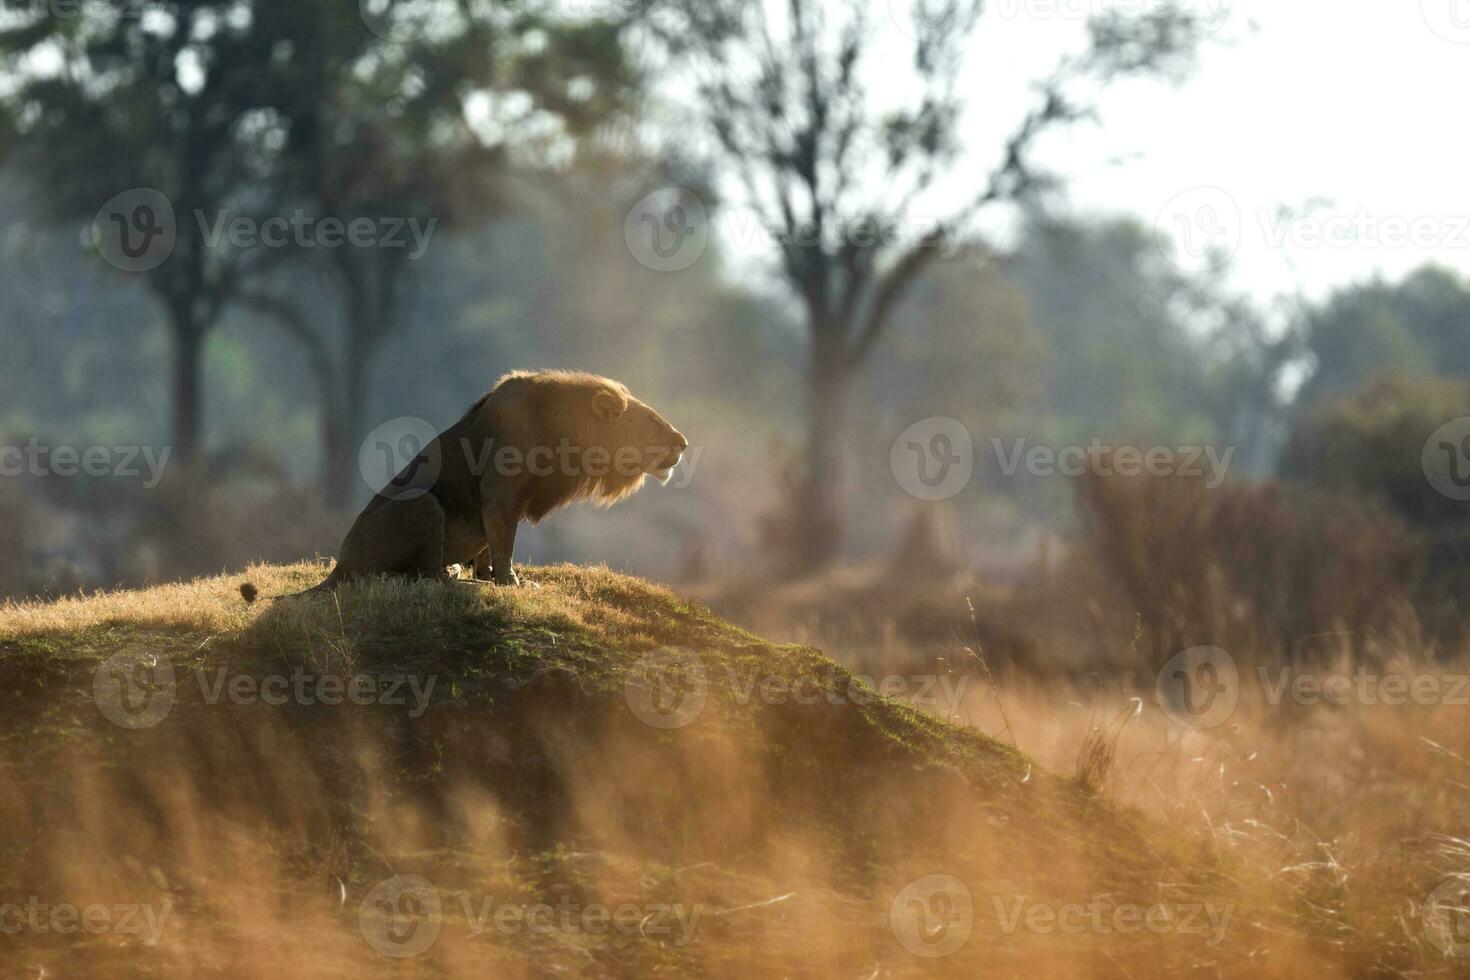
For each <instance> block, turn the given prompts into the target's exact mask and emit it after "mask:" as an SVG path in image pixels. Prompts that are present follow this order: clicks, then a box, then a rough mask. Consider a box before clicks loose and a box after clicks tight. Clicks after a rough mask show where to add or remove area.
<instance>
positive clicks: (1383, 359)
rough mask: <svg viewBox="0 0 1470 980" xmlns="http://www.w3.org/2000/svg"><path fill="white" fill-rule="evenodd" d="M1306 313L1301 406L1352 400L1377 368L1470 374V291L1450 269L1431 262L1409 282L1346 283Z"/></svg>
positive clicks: (1425, 373) (1418, 374) (1417, 373)
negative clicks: (1468, 338) (1469, 343)
mask: <svg viewBox="0 0 1470 980" xmlns="http://www.w3.org/2000/svg"><path fill="white" fill-rule="evenodd" d="M1300 319H1301V322H1300V324H1299V330H1300V332H1301V336H1302V342H1303V344H1304V346H1305V353H1306V354H1307V356H1308V357H1309V359H1310V366H1311V374H1310V375H1309V377H1308V378H1307V380H1306V382H1305V383H1303V385H1302V387H1301V391H1300V392H1299V393H1298V395H1297V400H1296V403H1297V406H1298V407H1299V408H1301V409H1308V408H1312V407H1316V406H1321V405H1324V404H1327V403H1328V402H1331V401H1333V400H1335V399H1339V398H1345V397H1347V396H1349V395H1351V394H1352V393H1353V392H1355V391H1357V390H1358V388H1359V387H1360V386H1362V385H1363V384H1364V383H1366V382H1367V381H1368V380H1369V379H1370V378H1371V377H1373V376H1374V375H1375V374H1396V375H1400V376H1404V377H1419V378H1429V377H1446V376H1455V375H1461V376H1464V375H1470V352H1467V347H1466V344H1465V339H1464V338H1465V331H1466V329H1467V328H1470V289H1467V288H1466V287H1465V285H1464V284H1463V283H1462V282H1461V281H1460V279H1459V278H1458V277H1457V276H1455V274H1454V273H1452V272H1449V271H1447V270H1444V269H1439V268H1435V267H1433V266H1429V267H1425V268H1422V269H1419V270H1418V271H1416V272H1414V273H1413V274H1411V275H1410V276H1408V277H1407V278H1405V279H1404V280H1403V281H1402V282H1398V283H1390V282H1386V281H1383V280H1373V281H1370V282H1366V283H1362V284H1357V285H1353V286H1348V287H1345V288H1343V289H1340V290H1338V291H1337V292H1335V293H1333V294H1332V295H1331V296H1330V297H1328V298H1327V299H1326V300H1325V301H1324V302H1322V303H1321V304H1318V305H1316V306H1313V307H1309V308H1307V309H1306V310H1305V311H1304V313H1303V315H1302V317H1301V318H1300Z"/></svg>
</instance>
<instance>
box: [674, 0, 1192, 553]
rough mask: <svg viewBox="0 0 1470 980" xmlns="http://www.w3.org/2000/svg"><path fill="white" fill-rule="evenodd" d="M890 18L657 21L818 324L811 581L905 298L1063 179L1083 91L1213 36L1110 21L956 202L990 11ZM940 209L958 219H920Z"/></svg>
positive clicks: (949, 4) (840, 5) (774, 11)
mask: <svg viewBox="0 0 1470 980" xmlns="http://www.w3.org/2000/svg"><path fill="white" fill-rule="evenodd" d="M665 6H666V5H665ZM665 6H661V7H660V8H658V9H660V10H664V9H665ZM888 9H889V5H888V4H886V3H881V2H880V3H876V4H874V3H869V2H867V0H785V2H783V3H776V2H774V0H771V2H765V0H761V2H756V3H745V2H743V0H695V2H690V3H687V4H679V5H678V6H677V11H678V16H676V17H668V18H667V19H663V20H662V21H656V31H657V33H658V36H659V37H660V38H661V39H662V41H663V43H664V45H665V48H666V50H667V51H668V52H669V53H670V55H671V56H672V58H673V59H677V64H679V65H680V66H688V68H689V70H691V71H693V72H694V73H695V75H696V77H697V78H698V83H697V89H696V90H697V94H698V104H697V106H695V107H693V111H694V112H695V113H696V115H697V117H698V119H699V121H700V123H701V128H702V129H703V131H704V132H706V133H708V134H709V135H710V136H711V137H712V143H713V149H712V153H713V155H714V158H715V166H716V172H717V173H722V174H725V175H727V176H728V180H727V184H728V185H729V186H730V187H731V188H732V191H731V196H732V199H733V200H735V201H736V202H737V203H739V204H740V205H742V206H743V207H746V208H749V209H751V210H753V211H754V212H755V213H756V214H757V215H758V216H759V219H760V220H761V222H762V223H763V224H764V225H765V226H766V227H767V228H769V229H772V230H773V231H774V235H775V237H776V239H777V241H778V242H779V245H780V274H781V278H782V279H783V280H784V283H785V285H786V287H788V289H789V290H790V292H791V293H792V294H793V295H794V296H795V297H796V298H797V300H798V301H799V303H800V305H801V308H802V311H803V318H804V321H805V326H806V333H807V338H808V343H807V348H808V356H807V365H806V374H807V377H806V387H807V392H808V397H807V406H808V426H807V434H806V445H805V447H804V450H805V451H804V455H803V467H804V472H803V474H802V476H801V479H800V484H801V485H800V490H799V493H798V504H797V519H796V522H795V524H796V527H797V529H798V535H799V537H798V540H797V541H796V542H795V551H796V554H795V556H794V557H795V558H796V560H797V562H798V563H799V565H801V566H803V567H807V568H812V567H817V566H820V565H822V564H823V563H825V562H827V561H829V560H830V559H831V558H833V557H834V556H835V555H836V553H837V551H838V547H839V540H840V535H841V531H842V520H841V500H840V491H839V487H840V485H841V475H842V465H841V460H842V455H843V449H842V435H843V430H844V424H843V423H844V419H845V418H846V415H847V409H848V400H849V392H850V389H851V383H852V377H853V374H854V372H855V371H857V370H858V369H859V368H860V367H861V366H862V365H863V363H864V362H865V361H866V360H867V359H868V358H869V357H870V356H871V355H872V352H873V350H874V348H875V347H876V345H877V344H878V342H879V340H880V338H881V337H882V336H883V335H884V334H885V332H887V331H888V329H889V328H890V326H891V324H892V323H893V321H894V317H893V314H894V310H895V308H896V307H897V306H898V304H899V301H900V300H901V299H902V298H903V296H904V295H905V293H906V292H907V291H908V289H909V288H910V286H911V285H912V284H913V283H914V282H915V281H916V279H917V278H918V277H919V276H920V273H921V272H922V271H923V270H924V269H925V268H926V267H927V266H928V265H930V264H931V263H932V262H934V261H935V260H936V259H937V258H938V256H939V253H940V245H941V244H943V243H944V242H946V241H949V240H953V238H954V237H955V236H962V235H963V234H965V228H966V227H967V226H968V225H969V223H970V222H971V221H972V220H973V219H974V217H975V216H976V215H977V214H978V213H979V212H981V211H982V210H984V209H986V208H988V207H990V206H992V205H996V204H999V203H1001V202H1006V201H1015V200H1018V199H1021V198H1023V197H1026V196H1028V195H1030V194H1032V193H1034V192H1037V191H1040V190H1043V189H1045V188H1046V187H1047V186H1050V185H1051V184H1052V183H1053V182H1052V181H1050V180H1048V179H1047V177H1046V175H1044V174H1042V173H1040V172H1039V171H1038V169H1037V168H1036V167H1035V166H1034V164H1033V161H1032V153H1033V150H1034V148H1035V146H1036V144H1037V141H1038V140H1039V139H1040V137H1042V136H1043V135H1044V134H1045V133H1047V132H1049V131H1052V130H1054V129H1057V128H1059V127H1063V126H1066V125H1069V124H1072V123H1075V122H1077V121H1079V120H1082V119H1084V118H1086V117H1087V116H1088V115H1089V114H1090V112H1091V109H1090V108H1089V106H1088V104H1087V102H1086V100H1085V99H1084V98H1083V97H1082V96H1080V95H1079V94H1078V92H1079V91H1080V90H1082V89H1083V88H1084V87H1087V88H1089V89H1091V90H1096V88H1098V87H1100V86H1102V85H1105V84H1107V83H1109V82H1111V81H1113V80H1115V79H1118V78H1120V77H1123V76H1129V75H1139V74H1146V73H1150V72H1165V71H1169V70H1174V69H1180V68H1183V67H1185V66H1186V64H1187V62H1188V58H1189V56H1190V55H1191V53H1192V52H1193V50H1194V48H1195V45H1196V43H1197V40H1198V34H1199V27H1200V25H1199V23H1198V22H1197V21H1196V19H1195V18H1193V17H1192V16H1190V15H1188V14H1184V13H1180V12H1179V11H1176V10H1172V9H1168V8H1164V9H1161V10H1159V11H1155V12H1152V13H1146V14H1138V15H1123V14H1119V13H1108V14H1104V15H1100V16H1098V17H1096V18H1094V19H1093V20H1092V21H1091V22H1090V24H1089V29H1088V45H1087V48H1086V50H1085V51H1084V52H1083V53H1082V54H1080V55H1075V56H1071V57H1064V58H1062V59H1060V61H1059V63H1058V65H1057V67H1056V69H1055V70H1054V72H1053V73H1052V74H1051V75H1050V76H1048V77H1046V78H1044V79H1042V80H1040V81H1039V82H1038V83H1037V85H1036V96H1035V103H1034V105H1033V106H1032V107H1031V108H1030V110H1029V111H1028V112H1026V113H1025V114H1024V115H1023V117H1022V118H1021V119H1020V121H1019V123H1018V124H1017V125H1016V126H1015V128H1014V129H1013V130H1012V132H1011V134H1010V136H1009V138H1007V139H1006V140H1005V141H1004V145H1003V146H1002V147H1001V149H1000V152H999V154H998V158H997V161H996V163H995V165H994V166H993V168H992V169H991V170H990V171H989V173H988V175H987V176H986V177H985V178H984V179H983V180H982V181H981V183H980V185H979V186H978V188H975V189H973V190H971V191H969V192H968V193H967V194H966V195H965V196H964V197H963V198H962V199H961V200H959V201H958V202H955V201H954V200H952V199H950V200H945V198H946V197H950V195H947V194H941V193H939V192H940V190H941V187H942V185H943V179H944V178H945V177H946V176H948V171H949V170H950V168H951V167H952V166H953V165H954V164H955V163H956V162H957V161H958V160H959V159H960V156H961V152H962V149H963V148H962V146H961V143H960V139H959V135H960V127H961V121H962V110H963V109H964V108H965V100H964V98H963V96H962V94H961V92H960V85H959V82H960V74H961V68H962V66H963V64H964V54H965V51H966V48H967V45H968V41H969V39H970V37H971V35H972V34H973V33H974V31H975V29H976V28H977V27H978V25H979V23H980V21H981V13H982V3H981V2H980V0H917V2H916V4H915V6H914V9H913V17H912V25H911V26H910V28H909V29H908V30H907V32H906V33H904V34H902V35H900V34H896V33H895V32H893V31H892V30H887V31H885V30H883V29H882V28H883V26H885V25H884V24H882V23H879V22H877V21H875V19H874V13H873V12H874V10H877V11H878V16H879V17H883V16H886V12H887V10H888ZM900 38H902V39H903V40H905V41H906V42H907V43H906V44H905V45H904V47H906V52H907V58H906V62H905V63H904V64H903V67H904V76H903V78H902V80H901V81H900V82H897V83H895V82H892V81H885V83H884V84H883V85H882V86H881V91H879V89H878V87H877V86H875V85H874V82H875V79H874V77H873V76H874V73H875V72H876V71H887V72H889V73H892V72H893V71H894V69H895V67H896V66H897V65H898V64H899V63H900V62H899V60H898V59H897V58H895V57H894V56H893V54H892V51H893V49H894V48H895V47H898V46H899V41H900ZM879 57H882V59H883V62H884V63H883V64H882V65H881V66H879V65H877V64H875V62H876V60H877V59H878V58H879ZM890 77H891V76H890ZM895 102H899V103H902V104H901V105H899V106H898V107H897V108H886V106H889V105H892V104H893V103H895ZM936 202H938V203H937V204H936ZM930 207H937V208H939V209H941V210H942V213H941V214H940V215H939V216H938V217H937V218H934V219H931V220H928V221H923V220H921V219H922V216H923V215H924V214H925V209H926V208H930ZM929 213H931V214H933V213H934V212H932V211H931V212H929ZM915 227H917V230H916V231H914V232H913V233H912V234H902V233H900V234H893V233H892V232H893V230H895V229H898V230H901V229H913V228H915Z"/></svg>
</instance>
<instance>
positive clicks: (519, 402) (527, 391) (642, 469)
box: [486, 371, 689, 520]
mask: <svg viewBox="0 0 1470 980" xmlns="http://www.w3.org/2000/svg"><path fill="white" fill-rule="evenodd" d="M486 397H487V398H488V399H491V401H492V404H493V405H494V406H495V408H496V414H497V417H498V418H499V419H500V420H501V423H502V425H504V423H507V422H510V423H511V425H510V426H509V428H510V429H511V430H512V431H515V432H516V433H518V438H517V439H516V441H517V442H518V443H519V444H520V445H521V447H522V448H523V449H524V450H525V452H526V459H527V460H528V463H529V469H530V472H531V473H532V475H533V480H532V485H531V486H530V487H528V495H529V498H530V501H531V503H530V506H529V511H528V512H529V514H530V516H531V519H532V520H538V519H539V517H540V515H543V514H545V513H547V512H549V511H550V510H552V509H555V508H556V507H559V506H561V505H562V504H565V503H570V502H571V501H573V500H580V499H590V500H593V501H595V502H597V503H599V504H604V505H608V504H613V503H616V502H617V501H619V500H622V499H623V498H624V497H627V496H628V495H630V494H632V493H634V492H636V491H637V490H638V489H639V488H640V487H641V486H642V485H643V481H644V479H645V478H646V477H649V476H652V477H654V478H655V479H657V480H658V481H659V482H661V483H667V482H668V480H669V476H670V475H671V473H672V472H673V469H674V467H675V466H677V465H678V463H679V460H680V459H681V458H682V456H683V454H684V450H685V449H687V448H688V447H689V440H688V439H686V438H685V437H684V434H683V433H682V432H680V431H679V430H678V429H676V428H674V426H672V425H671V424H669V422H668V420H666V419H665V418H664V417H663V416H662V415H660V414H659V413H658V412H656V411H654V409H653V408H651V407H650V406H649V405H647V404H646V403H644V402H642V401H640V400H639V399H637V398H634V397H633V395H632V394H631V393H630V392H629V391H628V388H627V386H626V385H624V384H623V383H622V382H620V381H614V380H612V379H611V378H604V377H599V376H598V375H595V374H586V373H583V372H580V371H518V372H515V373H513V374H508V375H506V376H505V377H504V378H502V379H501V380H500V382H499V383H498V384H497V385H496V386H495V388H494V389H492V390H491V392H490V394H489V395H487V396H486ZM503 431H504V430H503Z"/></svg>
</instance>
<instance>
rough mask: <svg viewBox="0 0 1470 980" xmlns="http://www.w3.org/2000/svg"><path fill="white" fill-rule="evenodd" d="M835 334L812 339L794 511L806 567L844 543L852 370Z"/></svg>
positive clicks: (802, 564)
mask: <svg viewBox="0 0 1470 980" xmlns="http://www.w3.org/2000/svg"><path fill="white" fill-rule="evenodd" d="M836 339H837V338H835V337H832V336H830V335H825V334H822V333H818V335H817V336H816V337H815V338H814V343H813V345H812V365H811V375H810V378H809V385H810V387H809V392H808V394H809V399H810V404H809V405H808V407H807V418H808V430H807V447H806V472H805V474H804V479H803V483H802V486H801V490H800V496H799V498H798V501H797V514H796V536H797V540H796V545H797V549H796V559H797V562H798V564H799V566H800V568H801V569H802V570H804V571H813V570H816V569H819V568H822V567H824V566H825V565H827V564H829V563H830V562H831V561H832V560H833V559H834V558H836V557H837V554H838V552H839V550H840V547H841V539H842V471H843V467H842V457H843V452H844V449H845V439H844V437H845V435H846V425H845V422H846V418H847V396H848V387H849V384H850V382H851V378H852V371H851V367H850V365H849V363H848V361H847V358H846V356H845V355H846V351H844V350H843V348H842V346H841V345H840V344H838V343H836Z"/></svg>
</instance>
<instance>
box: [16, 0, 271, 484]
mask: <svg viewBox="0 0 1470 980" xmlns="http://www.w3.org/2000/svg"><path fill="white" fill-rule="evenodd" d="M5 8H6V12H7V14H8V15H9V16H8V17H7V18H6V20H5V22H4V23H5V25H6V26H5V27H4V28H3V29H0V54H3V55H4V56H5V57H6V62H7V64H9V65H10V66H11V70H12V75H11V78H10V84H9V85H8V86H6V87H5V88H4V89H0V91H3V92H4V93H5V94H4V95H3V96H0V117H3V118H4V120H5V122H4V123H3V125H0V129H9V130H12V131H13V136H12V138H11V139H9V140H7V141H6V145H7V147H8V150H9V152H10V154H11V155H12V156H13V157H14V158H15V159H16V161H17V163H18V164H19V165H20V167H21V168H22V172H23V173H25V174H26V175H27V176H29V177H30V178H31V179H32V180H33V181H34V182H35V183H37V184H38V185H39V186H41V187H42V188H43V189H44V198H43V200H44V203H45V206H46V208H47V210H49V212H50V213H51V214H52V215H53V216H55V217H58V218H63V219H68V220H75V219H79V218H80V219H89V220H90V219H92V218H93V217H94V215H95V216H97V217H98V227H97V228H95V229H94V230H95V231H96V232H97V234H98V236H99V240H104V239H106V236H107V235H108V234H109V233H112V232H115V234H116V235H117V240H116V241H114V242H113V245H114V246H118V245H120V246H121V247H122V248H123V249H124V255H125V257H128V258H139V259H140V261H139V262H138V264H137V265H136V266H129V268H130V269H134V270H135V272H134V274H136V275H139V276H142V277H143V278H144V280H145V282H146V283H147V285H148V288H149V289H150V290H152V291H153V293H154V294H155V295H156V296H157V297H158V299H159V301H160V302H161V304H162V305H163V307H164V309H165V311H166V313H167V320H168V324H169V328H170V331H171V333H172V336H173V344H174V366H173V380H172V392H173V444H174V452H175V454H176V456H178V457H180V458H182V459H187V458H190V457H192V456H193V455H194V454H195V452H196V451H197V449H198V448H199V442H200V427H201V408H202V390H201V385H202V382H201V377H200V375H201V370H200V365H201V356H202V351H203V348H204V342H205V339H206V337H207V336H208V334H209V331H210V329H211V328H212V327H213V326H214V325H215V324H216V323H217V322H218V319H219V317H220V313H221V311H222V310H223V308H224V306H225V305H226V303H227V302H228V301H229V299H230V297H231V295H232V294H233V293H234V291H235V289H236V288H237V287H238V285H239V284H240V283H241V282H243V281H245V280H247V279H249V278H250V276H251V275H252V274H253V269H252V267H254V266H256V265H257V264H259V263H261V261H262V259H268V258H269V256H266V255H263V254H261V253H256V254H243V253H239V252H234V253H229V252H221V251H218V250H214V249H211V248H210V247H209V244H208V233H207V229H206V225H205V223H204V222H203V221H200V220H197V218H198V216H201V215H213V214H217V213H219V212H220V211H223V210H227V209H229V208H230V207H232V206H236V205H239V204H240V203H242V201H243V200H244V199H245V198H246V197H247V195H248V190H249V188H251V187H253V186H258V185H259V184H260V183H261V182H262V181H263V180H265V179H266V177H267V175H268V174H269V173H270V171H271V170H272V169H273V167H274V161H275V158H276V156H277V152H278V148H277V147H276V145H274V144H273V143H271V142H270V141H269V140H266V139H262V138H261V128H262V127H265V126H267V125H268V122H269V117H268V114H267V110H268V109H269V107H270V106H271V105H272V103H273V102H275V101H276V100H277V99H278V98H279V96H280V94H281V93H280V92H279V91H278V90H276V89H274V87H273V82H274V81H275V80H276V79H277V78H278V76H277V75H273V74H272V73H271V72H270V71H269V70H268V69H269V68H270V66H271V64H272V63H273V61H274V60H275V59H276V58H277V57H278V50H277V47H276V36H277V32H276V31H275V27H276V23H275V22H276V21H277V19H278V18H279V17H280V16H282V13H281V11H282V10H287V11H288V10H289V9H290V8H289V6H286V5H280V6H271V5H267V6H264V7H261V8H259V9H255V8H252V7H250V6H249V5H247V4H242V3H240V2H231V0H187V2H182V3H175V4H171V5H169V7H168V8H166V9H164V8H157V9H155V8H152V7H150V8H149V15H148V16H138V11H137V10H136V9H135V8H134V7H132V6H131V5H120V6H118V7H117V8H116V9H115V10H108V11H101V10H98V9H97V8H88V10H87V12H86V14H85V15H84V16H81V15H79V16H69V17H68V16H60V15H54V14H53V13H52V11H51V10H49V9H48V8H47V7H46V5H37V4H30V3H25V2H23V0H7V2H6V3H5ZM118 195H121V196H120V197H119V196H118ZM160 195H161V199H162V201H163V202H166V204H167V207H168V209H170V210H171V211H172V215H173V218H172V220H169V217H168V215H166V214H165V213H163V211H164V208H163V207H162V206H161V205H160ZM105 204H111V205H112V206H113V207H114V208H115V209H114V210H112V212H111V213H108V214H101V215H99V213H98V212H99V208H101V207H103V206H104V205H105ZM109 219H111V220H116V221H118V222H119V226H118V227H117V228H115V229H114V228H112V227H110V226H109V225H108V221H109ZM133 232H136V233H137V234H138V235H139V236H141V238H140V241H141V242H143V243H144V244H145V245H147V244H153V245H154V247H156V248H159V249H161V250H162V251H161V252H159V253H154V254H148V253H143V254H141V255H140V256H126V254H125V253H126V252H127V251H130V249H129V247H128V241H127V240H126V239H124V238H123V236H125V235H128V236H130V235H131V234H132V233H133ZM170 244H171V250H170V249H169V248H168V246H169V245H170ZM105 248H106V247H105V246H104V251H105ZM157 254H166V257H165V258H164V259H163V261H162V262H161V263H159V264H155V263H154V262H153V261H152V259H153V258H155V257H156V255H157ZM114 258H116V256H114ZM119 264H123V265H128V263H119Z"/></svg>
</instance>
